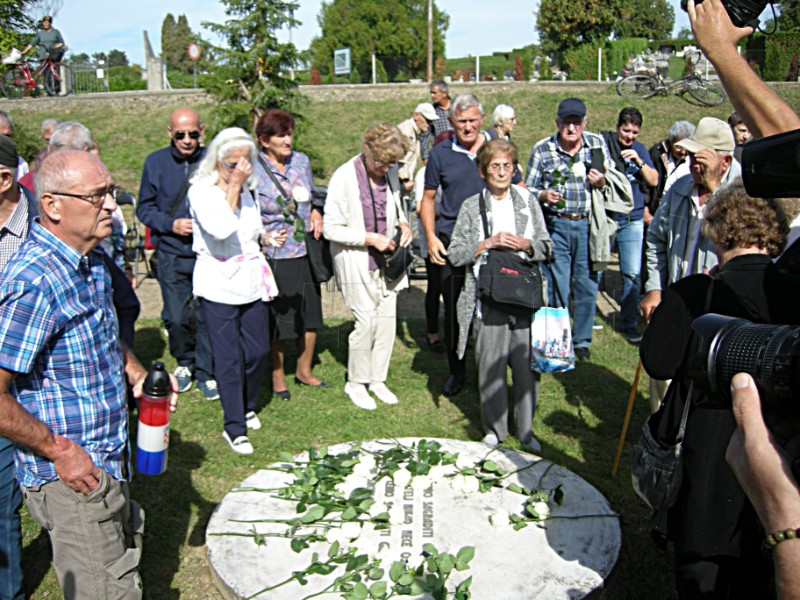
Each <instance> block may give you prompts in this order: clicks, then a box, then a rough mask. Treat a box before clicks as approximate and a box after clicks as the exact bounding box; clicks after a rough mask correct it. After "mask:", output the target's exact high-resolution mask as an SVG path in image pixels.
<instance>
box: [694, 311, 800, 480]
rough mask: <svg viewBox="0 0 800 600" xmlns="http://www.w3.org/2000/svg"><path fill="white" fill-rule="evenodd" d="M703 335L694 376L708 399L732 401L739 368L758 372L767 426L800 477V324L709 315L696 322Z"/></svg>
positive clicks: (754, 377) (749, 372)
mask: <svg viewBox="0 0 800 600" xmlns="http://www.w3.org/2000/svg"><path fill="white" fill-rule="evenodd" d="M692 329H694V330H695V331H696V332H697V333H698V334H699V337H700V344H699V346H698V348H697V352H696V353H695V354H694V356H693V357H692V359H691V360H690V362H689V373H688V375H689V377H690V378H691V379H692V380H693V381H694V382H695V383H696V384H697V385H698V386H700V387H702V388H703V389H704V390H706V391H707V392H708V394H709V398H712V397H713V398H714V399H716V400H720V399H721V400H723V401H725V402H727V403H730V401H731V380H732V379H733V376H734V375H736V374H737V373H748V374H750V375H751V376H752V377H753V380H754V381H755V383H756V387H757V388H758V391H759V394H760V396H761V406H762V410H763V413H764V419H765V422H766V423H767V426H768V427H769V428H770V430H771V431H772V433H773V435H774V436H775V438H776V440H777V441H778V442H779V443H781V444H782V445H784V448H785V449H786V450H787V452H788V453H789V455H790V456H791V457H792V473H793V474H794V476H795V479H796V480H797V481H798V482H800V327H792V326H789V325H766V324H760V323H751V322H750V321H748V320H746V319H738V318H735V317H726V316H723V315H717V314H713V313H711V314H707V315H703V316H701V317H698V318H697V319H695V320H694V322H693V323H692Z"/></svg>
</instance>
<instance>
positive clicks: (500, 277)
mask: <svg viewBox="0 0 800 600" xmlns="http://www.w3.org/2000/svg"><path fill="white" fill-rule="evenodd" d="M487 193H488V192H487V191H486V190H484V191H482V192H481V193H480V197H479V199H478V201H479V203H480V212H481V221H482V222H483V235H484V236H485V238H489V237H490V231H489V221H488V219H487V218H486V200H485V199H484V196H485V194H487ZM510 201H511V199H510V198H509V202H510ZM477 292H478V298H480V300H481V302H484V303H486V304H488V305H489V306H491V307H492V308H496V309H497V310H501V311H503V312H507V313H509V314H515V315H519V314H527V315H530V314H532V313H533V312H535V311H536V310H538V309H540V308H541V307H542V306H544V289H543V285H542V272H541V270H540V269H539V264H538V263H537V262H535V261H532V260H529V259H526V258H520V256H519V255H518V254H517V253H516V252H513V251H511V250H506V249H500V248H493V249H491V250H489V252H488V256H487V258H486V262H485V263H484V264H483V265H481V269H480V274H479V277H478V290H477Z"/></svg>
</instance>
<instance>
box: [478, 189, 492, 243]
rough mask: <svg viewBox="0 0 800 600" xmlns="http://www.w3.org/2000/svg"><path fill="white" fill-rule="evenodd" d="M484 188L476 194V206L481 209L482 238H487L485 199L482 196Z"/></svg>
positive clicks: (487, 225) (484, 192) (487, 220)
mask: <svg viewBox="0 0 800 600" xmlns="http://www.w3.org/2000/svg"><path fill="white" fill-rule="evenodd" d="M486 193H487V192H486V189H483V190H481V193H480V195H479V196H478V208H479V210H480V211H481V221H482V222H483V237H484V239H487V240H488V239H489V219H488V217H487V216H486V200H485V198H484V194H486Z"/></svg>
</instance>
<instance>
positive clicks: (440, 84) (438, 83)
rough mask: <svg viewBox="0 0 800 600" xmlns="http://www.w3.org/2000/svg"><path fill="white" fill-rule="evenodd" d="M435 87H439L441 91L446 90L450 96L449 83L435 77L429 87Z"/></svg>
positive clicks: (430, 88)
mask: <svg viewBox="0 0 800 600" xmlns="http://www.w3.org/2000/svg"><path fill="white" fill-rule="evenodd" d="M433 88H437V89H438V90H439V91H440V92H444V93H445V94H447V95H448V96H449V95H450V86H448V85H447V83H445V82H444V81H442V80H440V79H435V80H433V81H431V82H430V84H429V85H428V89H429V90H432V89H433Z"/></svg>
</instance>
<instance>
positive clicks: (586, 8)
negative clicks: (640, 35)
mask: <svg viewBox="0 0 800 600" xmlns="http://www.w3.org/2000/svg"><path fill="white" fill-rule="evenodd" d="M615 25H616V10H615V6H614V4H613V3H612V2H609V1H608V0H542V1H541V3H540V4H539V13H538V15H537V17H536V29H537V30H538V31H539V40H540V41H541V45H542V50H544V51H545V52H547V53H551V52H554V53H558V54H560V53H562V52H564V50H568V49H570V48H575V47H577V46H580V45H582V44H588V43H592V42H595V41H598V40H605V39H607V38H609V37H610V36H611V35H612V34H613V33H614V26H615Z"/></svg>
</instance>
